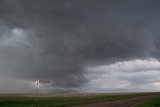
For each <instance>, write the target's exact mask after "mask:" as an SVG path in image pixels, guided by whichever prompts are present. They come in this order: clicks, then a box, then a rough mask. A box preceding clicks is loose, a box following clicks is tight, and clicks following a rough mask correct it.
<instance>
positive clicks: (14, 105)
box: [0, 93, 160, 107]
mask: <svg viewBox="0 0 160 107" xmlns="http://www.w3.org/2000/svg"><path fill="white" fill-rule="evenodd" d="M146 94H147V95H148V94H149V93H136V94H135V93H134V94H133V93H130V94H113V95H111V94H93V95H92V94H86V95H85V94H82V95H76V94H73V95H57V96H51V95H48V96H41V95H38V98H37V107H66V106H71V105H77V104H87V103H95V102H103V101H110V100H117V99H126V98H133V97H137V96H143V95H146ZM159 101H160V99H159ZM0 107H35V98H34V95H31V94H7V95H6V94H2V95H0Z"/></svg>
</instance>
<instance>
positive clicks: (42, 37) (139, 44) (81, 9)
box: [0, 0, 160, 90]
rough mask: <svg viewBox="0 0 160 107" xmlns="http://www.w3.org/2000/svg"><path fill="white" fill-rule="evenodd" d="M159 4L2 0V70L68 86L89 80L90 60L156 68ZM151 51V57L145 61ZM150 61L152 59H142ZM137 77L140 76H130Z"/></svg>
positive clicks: (9, 75) (111, 70)
mask: <svg viewBox="0 0 160 107" xmlns="http://www.w3.org/2000/svg"><path fill="white" fill-rule="evenodd" d="M157 4H159V1H152V0H141V1H139V0H134V1H132V0H122V1H114V0H107V1H106V0H101V1H98V0H76V1H74V0H61V1H58V0H36V1H34V0H14V1H13V0H1V1H0V59H1V60H0V75H1V76H3V77H7V78H12V79H18V80H21V79H22V80H26V81H34V80H37V79H38V80H40V82H42V83H44V84H50V85H51V86H53V87H56V88H58V89H59V88H65V89H66V90H67V89H69V90H70V89H74V88H77V87H81V88H82V87H85V84H88V83H89V82H90V81H92V78H88V77H87V72H86V68H87V67H90V66H93V68H94V69H95V70H96V69H97V68H96V67H95V66H101V65H103V64H105V65H107V69H108V73H117V74H118V72H117V70H119V69H120V70H126V71H127V72H133V71H136V74H137V75H138V74H139V73H142V72H139V71H145V70H146V71H148V70H151V71H154V70H158V69H157V68H155V66H157V65H156V64H157V63H156V62H155V61H154V60H156V61H158V60H159V53H160V51H159V44H160V38H159V34H160V33H159V31H160V30H159V21H158V20H159V18H160V16H159V14H158V13H159V12H160V8H159V5H157ZM150 57H151V58H154V60H153V59H152V60H151V61H149V62H148V60H147V59H148V58H150ZM135 59H138V60H135ZM145 59H146V60H145ZM129 60H130V61H135V62H132V64H130V63H128V62H127V61H129ZM118 61H121V62H123V61H124V62H123V63H117V62H118ZM125 61H126V62H125ZM145 61H146V62H145ZM152 62H155V63H154V64H155V65H154V64H153V65H148V67H146V66H144V65H143V64H145V63H146V64H148V63H152ZM114 63H116V64H117V65H112V64H114ZM133 63H134V64H133ZM110 64H111V65H110ZM118 64H120V65H118ZM121 64H122V65H121ZM123 64H124V65H123ZM112 66H116V67H117V68H115V67H113V68H112ZM126 66H127V67H128V68H127V67H126ZM135 66H136V67H135ZM123 67H124V68H123ZM94 69H93V70H92V72H90V73H91V74H92V73H93V75H94ZM99 73H100V72H99ZM100 74H101V73H100ZM153 74H155V73H153ZM96 75H97V77H98V75H99V74H98V73H97V74H96ZM126 75H127V73H126ZM123 78H127V77H123ZM136 78H137V79H136ZM128 80H129V79H128ZM136 80H138V76H137V77H136V76H135V80H132V79H131V80H130V81H136ZM51 81H52V82H51ZM112 81H116V80H112ZM127 84H128V83H127ZM156 84H157V83H156ZM123 86H125V85H124V84H123Z"/></svg>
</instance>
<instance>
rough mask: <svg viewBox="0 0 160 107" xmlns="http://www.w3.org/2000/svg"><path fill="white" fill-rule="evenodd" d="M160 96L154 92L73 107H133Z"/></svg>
mask: <svg viewBox="0 0 160 107" xmlns="http://www.w3.org/2000/svg"><path fill="white" fill-rule="evenodd" d="M159 96H160V94H153V95H147V96H139V97H136V98H128V99H121V100H114V101H106V102H101V103H94V104H85V105H75V106H71V107H131V106H133V105H135V104H137V103H141V102H143V101H146V100H149V99H152V98H155V97H159Z"/></svg>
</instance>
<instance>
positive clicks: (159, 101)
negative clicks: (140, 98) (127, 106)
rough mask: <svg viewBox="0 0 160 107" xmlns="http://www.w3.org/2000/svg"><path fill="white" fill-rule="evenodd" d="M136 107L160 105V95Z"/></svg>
mask: <svg viewBox="0 0 160 107" xmlns="http://www.w3.org/2000/svg"><path fill="white" fill-rule="evenodd" d="M134 107H160V97H157V98H154V99H151V100H148V101H145V102H143V103H140V104H137V105H135V106H134Z"/></svg>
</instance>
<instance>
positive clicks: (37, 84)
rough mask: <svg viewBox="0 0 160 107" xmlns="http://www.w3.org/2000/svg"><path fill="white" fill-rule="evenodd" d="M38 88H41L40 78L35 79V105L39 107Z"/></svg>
mask: <svg viewBox="0 0 160 107" xmlns="http://www.w3.org/2000/svg"><path fill="white" fill-rule="evenodd" d="M38 88H39V80H37V81H35V99H34V101H35V107H37V91H38Z"/></svg>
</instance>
